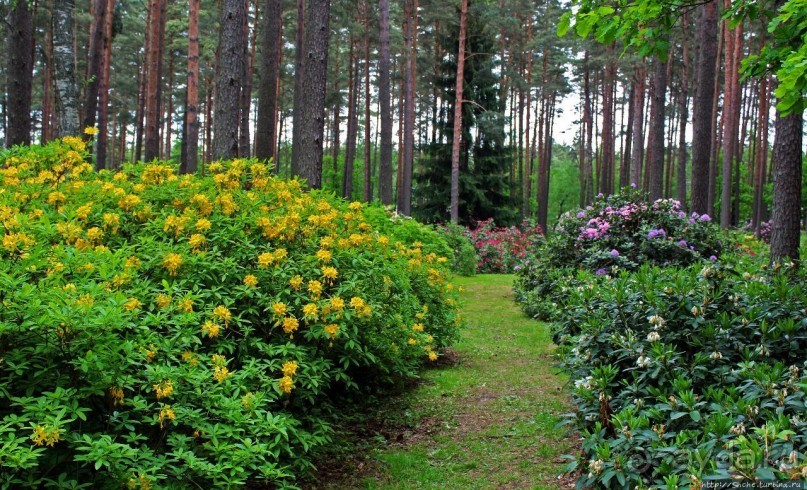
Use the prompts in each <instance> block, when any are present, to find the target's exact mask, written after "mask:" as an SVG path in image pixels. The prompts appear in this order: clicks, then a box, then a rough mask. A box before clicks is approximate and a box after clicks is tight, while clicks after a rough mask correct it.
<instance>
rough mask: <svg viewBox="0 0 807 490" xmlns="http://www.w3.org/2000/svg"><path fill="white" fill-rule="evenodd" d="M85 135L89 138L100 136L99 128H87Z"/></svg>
mask: <svg viewBox="0 0 807 490" xmlns="http://www.w3.org/2000/svg"><path fill="white" fill-rule="evenodd" d="M84 134H86V135H87V136H95V135H96V134H98V128H96V127H93V126H89V127H86V128H84Z"/></svg>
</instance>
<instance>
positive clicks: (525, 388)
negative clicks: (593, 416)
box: [311, 275, 573, 489]
mask: <svg viewBox="0 0 807 490" xmlns="http://www.w3.org/2000/svg"><path fill="white" fill-rule="evenodd" d="M512 281H513V276H509V275H479V276H476V277H473V278H458V279H456V281H455V283H456V285H457V286H460V287H462V288H463V290H464V291H463V293H462V296H463V316H464V317H465V319H466V321H467V329H466V330H465V331H464V332H463V337H462V340H461V341H460V342H459V343H458V344H457V345H456V346H455V348H454V350H453V351H452V352H451V353H449V355H447V356H446V357H445V358H444V359H442V360H441V362H440V363H439V365H438V366H437V367H434V368H430V369H428V370H426V371H425V372H424V374H423V379H422V380H421V382H420V383H418V384H417V386H416V387H414V388H413V389H409V390H405V391H404V393H403V394H402V395H400V396H398V397H395V398H393V399H392V400H391V401H390V400H387V401H386V403H384V402H378V405H377V406H375V407H374V411H373V412H370V413H368V414H365V415H364V416H362V417H359V418H358V419H357V420H356V422H355V424H356V425H357V426H356V427H351V428H350V430H348V431H346V432H345V433H344V434H343V435H344V437H345V441H346V447H345V452H344V454H341V455H333V456H334V457H336V458H342V459H343V462H342V464H341V465H340V464H338V463H337V464H336V465H335V466H334V468H330V469H327V470H325V471H322V472H320V474H319V475H318V478H319V483H315V484H312V485H311V488H325V489H337V488H346V489H347V488H364V489H419V488H440V489H489V488H513V489H516V488H518V489H531V488H538V489H541V488H565V487H568V486H570V485H569V482H570V480H569V479H568V478H563V479H559V478H558V474H559V471H560V469H561V468H562V467H563V465H564V462H563V460H562V458H561V456H562V455H563V454H567V453H569V452H572V451H573V449H572V441H571V438H570V437H569V434H568V433H567V431H566V430H565V429H564V428H558V427H557V424H558V422H559V420H560V418H559V416H560V414H562V413H564V412H566V411H568V410H569V408H568V401H567V394H566V393H565V391H564V383H565V378H564V377H563V376H562V375H560V374H559V373H558V372H557V371H556V369H555V368H554V367H553V358H552V355H551V354H552V350H553V345H552V343H551V340H550V336H549V329H548V327H547V326H546V325H544V324H542V323H540V322H537V321H535V320H531V319H529V318H527V317H526V316H524V315H523V314H522V313H521V311H519V309H518V307H517V306H516V305H515V303H514V302H513V298H512V290H511V285H512Z"/></svg>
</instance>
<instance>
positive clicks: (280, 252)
mask: <svg viewBox="0 0 807 490" xmlns="http://www.w3.org/2000/svg"><path fill="white" fill-rule="evenodd" d="M288 256H289V252H288V251H287V250H286V249H285V248H279V249H277V250H275V260H277V261H278V262H280V261H281V260H283V259H285V258H286V257H288Z"/></svg>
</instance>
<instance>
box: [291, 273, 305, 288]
mask: <svg viewBox="0 0 807 490" xmlns="http://www.w3.org/2000/svg"><path fill="white" fill-rule="evenodd" d="M289 285H290V286H291V287H292V288H294V289H295V290H296V291H299V290H300V288H301V287H302V285H303V278H302V276H294V277H292V278H291V279H289Z"/></svg>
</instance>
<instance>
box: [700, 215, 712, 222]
mask: <svg viewBox="0 0 807 490" xmlns="http://www.w3.org/2000/svg"><path fill="white" fill-rule="evenodd" d="M698 221H706V222H709V221H712V218H710V217H709V215H708V214H702V215H701V217H700V218H698Z"/></svg>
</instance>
